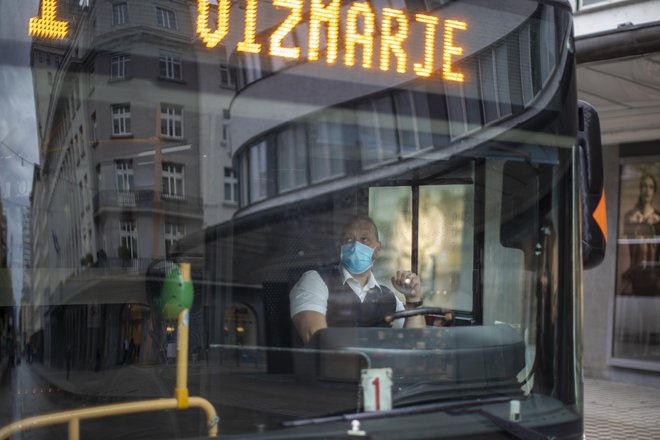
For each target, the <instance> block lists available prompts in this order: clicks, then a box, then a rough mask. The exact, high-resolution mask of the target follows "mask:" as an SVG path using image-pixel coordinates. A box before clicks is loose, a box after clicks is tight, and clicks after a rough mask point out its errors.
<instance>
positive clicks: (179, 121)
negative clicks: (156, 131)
mask: <svg viewBox="0 0 660 440" xmlns="http://www.w3.org/2000/svg"><path fill="white" fill-rule="evenodd" d="M160 134H161V136H164V137H171V138H178V139H180V138H182V137H183V108H182V107H181V106H178V105H169V104H161V106H160Z"/></svg>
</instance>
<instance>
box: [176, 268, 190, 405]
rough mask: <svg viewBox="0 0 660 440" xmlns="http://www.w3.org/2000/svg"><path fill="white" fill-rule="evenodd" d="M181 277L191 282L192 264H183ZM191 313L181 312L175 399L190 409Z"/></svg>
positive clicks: (178, 330) (186, 310) (178, 332)
mask: <svg viewBox="0 0 660 440" xmlns="http://www.w3.org/2000/svg"><path fill="white" fill-rule="evenodd" d="M179 267H180V268H181V277H182V278H183V281H184V282H190V263H181V264H180V265H179ZM189 321H190V311H189V310H188V309H183V310H182V311H181V312H179V316H178V328H177V347H176V388H175V389H174V397H176V399H177V400H178V401H179V408H181V409H184V408H188V405H189V403H188V396H189V394H188V333H189V328H190V326H189V325H188V324H189Z"/></svg>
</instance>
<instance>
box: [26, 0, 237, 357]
mask: <svg viewBox="0 0 660 440" xmlns="http://www.w3.org/2000/svg"><path fill="white" fill-rule="evenodd" d="M59 8H60V9H61V10H62V12H61V13H62V14H63V16H64V17H67V16H70V17H71V19H70V26H71V31H70V33H69V38H68V39H67V40H65V41H61V42H58V43H51V41H50V40H44V39H40V38H35V39H34V41H33V48H32V71H33V81H34V88H35V96H36V98H35V100H36V106H37V120H38V127H39V133H40V164H39V166H38V167H37V168H36V169H35V177H34V185H33V193H32V210H33V213H34V215H33V219H37V218H38V219H44V218H48V219H49V221H48V222H44V221H43V220H40V221H38V222H37V221H33V223H32V236H33V246H32V249H33V258H34V265H35V267H39V268H42V269H45V268H47V269H48V270H39V271H35V272H34V275H33V279H32V280H31V283H32V292H33V296H34V298H32V302H33V304H35V306H36V307H37V308H40V307H41V309H40V311H39V312H38V314H39V315H40V316H41V317H43V323H42V324H40V326H41V327H40V328H37V329H34V330H33V332H34V333H39V332H41V331H43V332H45V333H46V334H45V336H44V338H43V341H44V342H43V344H44V347H43V351H44V353H45V359H46V360H47V361H48V360H52V361H53V362H55V363H59V364H62V363H63V362H64V351H63V350H59V352H56V351H55V348H54V347H56V346H58V345H60V346H61V344H62V343H63V342H62V341H64V340H67V341H71V342H69V343H70V344H73V345H74V347H73V348H72V351H73V352H74V353H76V355H77V356H79V357H80V358H79V359H75V360H74V363H76V364H77V365H81V366H90V365H92V364H95V363H98V362H99V358H100V359H101V360H100V362H101V363H103V364H109V365H110V364H114V363H118V362H121V361H122V360H123V359H122V358H123V357H124V355H123V353H122V347H123V346H124V345H125V344H126V342H128V341H130V342H131V344H134V345H135V346H136V347H142V350H139V351H138V350H137V349H136V351H135V353H136V354H135V356H134V359H135V360H138V361H147V360H150V359H152V358H155V357H157V356H158V354H159V348H160V347H159V345H160V342H158V341H157V339H158V338H157V337H153V335H154V334H158V331H157V330H156V331H154V330H153V322H152V318H153V317H152V316H151V313H150V308H149V306H150V305H151V301H152V300H153V299H154V298H148V297H147V296H148V295H146V294H145V289H144V276H145V274H146V273H147V272H148V270H149V269H150V267H152V266H153V265H154V264H156V262H158V261H161V260H165V259H166V258H167V257H168V256H169V255H170V254H171V252H172V249H173V247H174V245H175V243H176V242H177V241H178V240H180V239H181V238H182V237H183V236H184V235H187V234H192V233H194V232H195V231H198V230H200V229H202V228H203V227H204V225H205V224H207V223H208V222H214V223H217V222H219V221H222V220H226V219H228V218H230V217H231V213H232V212H233V210H234V208H235V204H236V200H235V196H234V192H233V190H232V191H231V192H229V193H226V192H225V191H222V190H220V191H219V190H218V189H219V188H223V185H224V184H225V180H226V181H227V182H228V183H229V184H230V185H232V182H234V181H235V180H236V179H235V176H234V174H233V170H232V168H231V161H230V157H229V154H228V146H229V145H228V142H227V137H226V136H225V137H223V130H222V123H220V124H217V123H216V120H215V119H214V120H213V121H210V120H207V119H208V118H216V119H217V120H219V121H222V118H223V114H224V113H223V110H224V109H225V108H226V106H227V105H228V100H229V99H230V97H231V94H232V91H231V89H228V88H227V87H226V86H227V84H223V80H222V75H221V60H222V59H221V57H220V56H219V55H218V54H217V53H211V54H208V53H207V51H206V52H204V53H202V52H201V51H200V48H201V45H200V43H199V42H198V41H195V39H194V31H195V30H194V25H195V17H194V14H193V13H194V12H195V9H194V3H193V2H189V1H183V0H181V1H169V2H158V1H154V2H143V1H136V0H128V1H123V2H111V1H102V0H97V1H92V2H84V3H81V4H78V2H61V6H59ZM201 115H204V117H202V116H201ZM205 118H207V119H205ZM210 155H212V156H213V157H212V162H211V161H209V156H210ZM216 167H219V168H220V170H218V169H217V168H216ZM203 188H204V189H203ZM103 277H110V278H112V279H114V280H117V281H116V282H115V283H114V284H113V283H110V284H109V285H107V287H104V289H102V290H103V291H99V290H98V289H95V288H94V285H95V284H96V283H97V282H98V280H99V279H101V278H103ZM46 304H47V305H48V306H45V305H46ZM60 305H66V306H67V307H58V306H60ZM78 328H85V329H92V331H91V332H88V333H90V335H89V336H87V337H85V338H83V339H81V338H79V337H78V336H77V335H78V334H81V333H82V332H78V331H77V329H78ZM148 330H150V331H148ZM103 332H105V333H103ZM100 341H106V342H105V343H103V344H101V342H100ZM138 353H139V354H138Z"/></svg>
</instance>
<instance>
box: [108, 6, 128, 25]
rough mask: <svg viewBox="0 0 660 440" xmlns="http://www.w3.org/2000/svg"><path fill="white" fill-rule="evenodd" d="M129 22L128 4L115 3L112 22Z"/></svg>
mask: <svg viewBox="0 0 660 440" xmlns="http://www.w3.org/2000/svg"><path fill="white" fill-rule="evenodd" d="M124 23H128V4H127V3H115V4H113V5H112V24H113V25H114V26H117V25H120V24H124Z"/></svg>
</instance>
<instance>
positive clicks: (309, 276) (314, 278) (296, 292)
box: [289, 266, 405, 328]
mask: <svg viewBox="0 0 660 440" xmlns="http://www.w3.org/2000/svg"><path fill="white" fill-rule="evenodd" d="M341 275H342V277H343V279H344V284H348V287H350V288H351V290H352V291H353V293H355V294H356V295H357V297H358V298H360V302H364V298H365V297H366V296H367V292H369V290H370V289H372V288H374V287H376V288H378V289H381V288H380V285H379V284H378V282H377V281H376V278H375V277H374V274H373V273H371V274H370V275H369V280H368V281H367V284H365V285H364V287H362V286H360V282H359V281H358V280H356V279H355V278H353V276H352V275H351V274H350V272H348V271H347V270H346V269H345V268H344V267H343V266H341ZM381 290H382V289H381ZM329 294H330V293H329V291H328V286H326V284H325V281H323V278H321V275H320V274H319V273H318V272H317V271H315V270H310V271H307V272H305V273H304V274H303V275H302V276H301V277H300V279H299V280H298V282H297V283H296V284H295V286H293V289H291V292H290V293H289V300H290V302H291V317H293V316H295V315H296V314H298V313H300V312H304V311H311V312H318V313H320V314H322V315H325V314H326V312H327V311H328V296H329ZM392 295H394V293H392ZM394 299H395V300H396V311H397V312H398V311H399V310H405V307H404V306H403V303H402V302H401V301H400V300H399V298H398V297H397V296H396V295H394ZM404 321H405V320H404V319H397V320H396V321H394V323H393V324H392V327H397V328H401V327H403V323H404Z"/></svg>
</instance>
